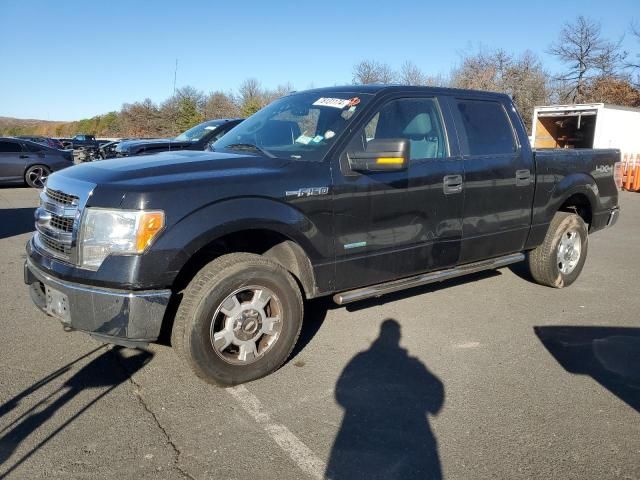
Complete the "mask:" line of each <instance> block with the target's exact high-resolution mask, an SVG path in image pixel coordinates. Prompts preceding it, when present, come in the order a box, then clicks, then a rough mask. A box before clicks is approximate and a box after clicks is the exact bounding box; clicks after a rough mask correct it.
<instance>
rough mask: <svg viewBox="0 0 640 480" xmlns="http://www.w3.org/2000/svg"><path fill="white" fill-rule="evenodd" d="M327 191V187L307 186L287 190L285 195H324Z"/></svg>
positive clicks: (297, 196) (296, 196)
mask: <svg viewBox="0 0 640 480" xmlns="http://www.w3.org/2000/svg"><path fill="white" fill-rule="evenodd" d="M328 193H329V187H307V188H299V189H298V190H287V191H286V192H285V196H287V197H295V198H301V197H315V196H317V195H326V194H328Z"/></svg>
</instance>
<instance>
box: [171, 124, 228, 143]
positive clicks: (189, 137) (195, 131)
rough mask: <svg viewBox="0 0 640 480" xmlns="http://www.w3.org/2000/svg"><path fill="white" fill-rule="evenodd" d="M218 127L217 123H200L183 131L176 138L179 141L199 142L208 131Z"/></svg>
mask: <svg viewBox="0 0 640 480" xmlns="http://www.w3.org/2000/svg"><path fill="white" fill-rule="evenodd" d="M216 128H218V126H217V125H212V124H210V123H201V124H200V125H196V126H195V127H192V128H190V129H189V130H187V131H186V132H182V133H181V134H180V135H178V136H177V137H176V138H175V140H177V141H178V142H197V141H198V140H200V139H201V138H202V137H204V136H205V135H206V134H207V133H209V132H211V131H213V130H215V129H216Z"/></svg>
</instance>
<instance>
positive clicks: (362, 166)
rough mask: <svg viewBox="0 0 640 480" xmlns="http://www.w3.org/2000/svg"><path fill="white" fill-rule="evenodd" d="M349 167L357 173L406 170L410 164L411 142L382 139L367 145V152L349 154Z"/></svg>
mask: <svg viewBox="0 0 640 480" xmlns="http://www.w3.org/2000/svg"><path fill="white" fill-rule="evenodd" d="M347 155H348V158H349V166H350V167H351V170H354V171H356V172H388V171H394V170H405V169H406V168H407V166H408V163H409V141H408V140H407V139H404V138H380V139H374V140H371V141H369V142H368V143H367V146H366V150H364V151H356V152H349V153H348V154H347Z"/></svg>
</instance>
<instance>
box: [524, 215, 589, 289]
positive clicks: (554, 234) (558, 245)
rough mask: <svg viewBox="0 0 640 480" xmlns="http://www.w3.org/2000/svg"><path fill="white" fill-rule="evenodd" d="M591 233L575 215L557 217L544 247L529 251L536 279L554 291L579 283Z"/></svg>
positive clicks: (532, 272) (533, 274)
mask: <svg viewBox="0 0 640 480" xmlns="http://www.w3.org/2000/svg"><path fill="white" fill-rule="evenodd" d="M587 246H588V230H587V225H586V224H585V223H584V221H583V220H582V218H580V216H579V215H576V214H575V213H568V212H558V213H556V214H555V215H554V217H553V220H552V221H551V224H550V225H549V230H548V231H547V235H546V236H545V238H544V242H543V243H542V245H539V246H538V247H537V248H535V249H534V250H532V251H531V252H529V269H530V270H531V275H532V276H533V278H534V280H535V281H536V282H538V283H539V284H541V285H547V286H549V287H554V288H562V287H568V286H569V285H571V284H572V283H573V282H575V281H576V279H577V278H578V276H579V275H580V272H582V267H583V266H584V262H585V261H586V259H587Z"/></svg>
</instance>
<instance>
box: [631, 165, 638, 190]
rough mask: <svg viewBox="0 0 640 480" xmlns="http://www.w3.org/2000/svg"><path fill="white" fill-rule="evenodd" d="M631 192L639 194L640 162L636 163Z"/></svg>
mask: <svg viewBox="0 0 640 480" xmlns="http://www.w3.org/2000/svg"><path fill="white" fill-rule="evenodd" d="M636 158H637V157H636ZM631 190H633V191H634V192H640V162H638V163H636V168H635V172H634V175H633V185H632V186H631Z"/></svg>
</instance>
